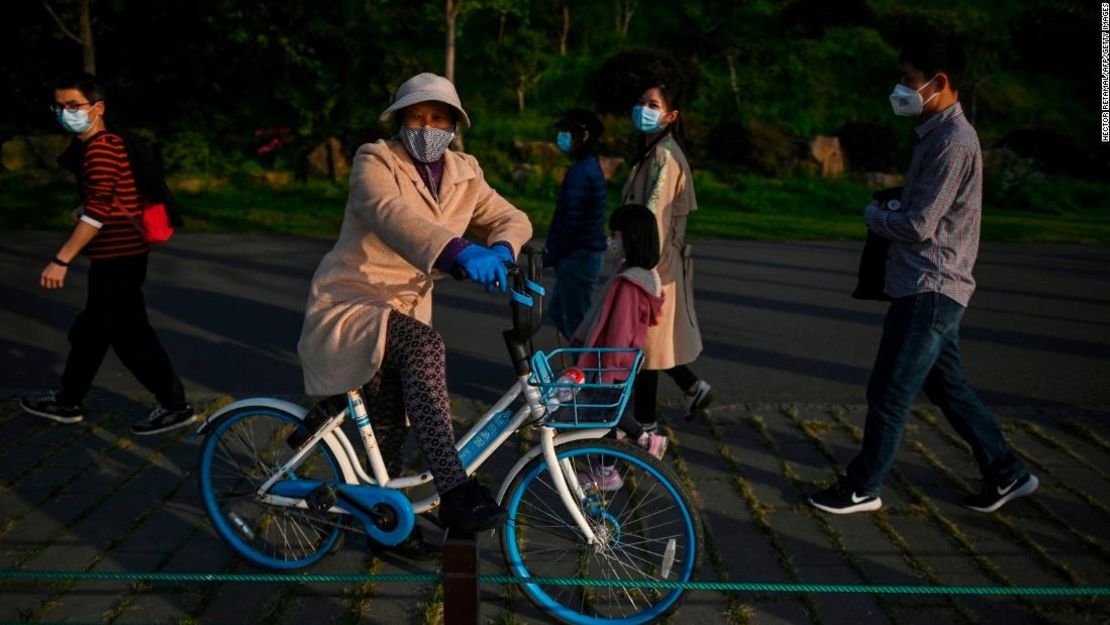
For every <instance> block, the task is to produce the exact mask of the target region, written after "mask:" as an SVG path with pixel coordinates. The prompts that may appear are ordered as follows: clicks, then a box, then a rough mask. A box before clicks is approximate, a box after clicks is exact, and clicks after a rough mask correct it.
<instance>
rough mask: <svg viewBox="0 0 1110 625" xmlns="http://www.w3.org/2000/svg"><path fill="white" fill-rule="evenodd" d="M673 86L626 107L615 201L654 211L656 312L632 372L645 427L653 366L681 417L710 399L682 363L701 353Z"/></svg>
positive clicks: (693, 205) (686, 168)
mask: <svg viewBox="0 0 1110 625" xmlns="http://www.w3.org/2000/svg"><path fill="white" fill-rule="evenodd" d="M678 107H679V102H678V93H676V92H675V91H674V90H673V89H671V88H669V87H668V86H667V85H666V84H658V85H655V86H652V87H650V88H649V89H647V90H646V91H644V93H643V94H642V95H641V96H640V99H639V100H638V102H637V103H636V105H635V106H634V107H633V108H632V124H633V126H635V127H636V129H637V130H639V131H640V132H641V133H643V138H642V139H643V140H642V143H641V149H640V152H639V153H638V156H637V158H635V159H634V160H633V161H632V172H631V173H630V175H629V177H628V182H626V183H625V185H624V191H623V193H622V200H621V203H622V204H642V205H644V206H647V207H648V209H650V210H651V212H652V213H654V214H655V220H656V223H657V224H658V226H659V242H660V246H661V247H660V255H659V265H658V266H657V267H656V270H657V271H658V272H659V276H660V278H662V281H663V313H662V316H661V318H660V322H659V324H658V325H655V326H652V327H650V328H648V335H647V340H646V342H645V343H644V365H643V370H642V371H641V372H640V374H639V376H638V377H637V378H636V383H635V388H634V393H635V399H634V401H635V404H634V406H635V412H636V418H637V419H638V420H639V421H640V422H641V423H642V424H643V425H644V429H646V430H648V431H652V430H653V429H654V426H655V415H656V395H657V393H658V389H659V372H660V371H663V372H664V373H666V374H667V375H669V376H670V377H671V378H672V379H673V380H674V381H675V383H676V384H678V387H679V388H680V389H682V391H683V392H684V393H685V394H686V408H687V413H688V418H693V417H695V416H698V415H701V414H704V413H705V410H706V408H707V406H708V405H709V402H710V401H711V400H712V398H713V393H712V390H711V388H710V386H709V384H708V383H707V382H705V381H704V380H701V379H699V378H698V377H697V375H695V374H694V372H693V371H691V370H690V367H689V366H687V365H689V364H690V363H692V362H693V361H694V360H696V359H697V357H698V355H699V354H701V350H702V344H701V330H700V329H699V328H698V318H697V314H696V313H695V311H694V290H693V280H694V261H693V257H692V256H691V251H690V246H689V245H687V244H686V219H687V217H688V216H689V215H690V213H692V212H693V211H695V210H697V208H698V204H697V198H696V197H695V196H694V179H693V176H692V174H691V171H690V165H689V163H688V162H687V161H686V154H685V153H684V152H683V150H682V145H681V139H682V130H681V128H682V126H681V120H680V118H679V110H678Z"/></svg>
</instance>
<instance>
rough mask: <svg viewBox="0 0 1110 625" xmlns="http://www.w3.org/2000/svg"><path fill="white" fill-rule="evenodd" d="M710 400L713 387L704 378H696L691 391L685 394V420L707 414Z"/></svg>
mask: <svg viewBox="0 0 1110 625" xmlns="http://www.w3.org/2000/svg"><path fill="white" fill-rule="evenodd" d="M712 401H713V387H712V386H709V383H708V382H706V381H705V380H698V383H697V384H695V385H694V389H693V391H691V392H689V393H687V394H686V420H687V421H693V420H694V419H696V418H699V417H704V416H705V415H706V414H708V408H709V404H710V402H712Z"/></svg>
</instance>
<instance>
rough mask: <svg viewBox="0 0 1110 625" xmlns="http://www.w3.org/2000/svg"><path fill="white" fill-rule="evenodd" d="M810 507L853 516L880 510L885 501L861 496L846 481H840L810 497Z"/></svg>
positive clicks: (876, 497)
mask: <svg viewBox="0 0 1110 625" xmlns="http://www.w3.org/2000/svg"><path fill="white" fill-rule="evenodd" d="M809 505H811V506H813V507H814V508H817V509H818V510H824V511H825V512H831V513H832V514H852V513H853V512H870V511H872V510H878V509H879V508H882V507H883V500H882V499H879V497H878V496H877V495H859V494H857V493H856V492H855V491H854V490H852V487H851V486H849V485H848V484H846V483H845V482H844V481H838V482H837V483H836V484H833V485H832V486H830V487H828V488H826V489H825V490H823V491H820V492H816V493H813V494H812V495H810V496H809Z"/></svg>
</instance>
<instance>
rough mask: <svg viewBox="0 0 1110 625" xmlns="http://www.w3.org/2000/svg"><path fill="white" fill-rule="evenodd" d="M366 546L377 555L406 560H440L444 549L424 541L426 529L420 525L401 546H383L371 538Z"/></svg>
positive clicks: (367, 540) (367, 538) (367, 539)
mask: <svg viewBox="0 0 1110 625" xmlns="http://www.w3.org/2000/svg"><path fill="white" fill-rule="evenodd" d="M366 544H367V545H368V546H369V547H370V549H372V550H373V551H374V553H376V554H380V555H389V554H392V555H395V556H399V557H401V558H404V559H406V560H416V561H423V560H438V559H440V558H441V557H443V547H441V546H440V545H437V544H435V543H430V542H428V541H426V540H424V528H422V527H420V526H419V525H418V526H416V527H414V528H412V533H411V534H409V537H408V538H406V539H405V540H404V541H402V542H401V544H399V545H392V546H390V545H383V544H382V543H380V542H378V541H376V540H374V539H373V538H371V537H369V536H367V537H366Z"/></svg>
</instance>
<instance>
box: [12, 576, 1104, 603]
mask: <svg viewBox="0 0 1110 625" xmlns="http://www.w3.org/2000/svg"><path fill="white" fill-rule="evenodd" d="M0 579H7V580H34V581H56V580H79V581H136V582H137V581H145V582H168V583H175V582H177V583H181V582H202V583H212V582H251V583H265V582H269V583H274V582H291V583H301V584H312V583H348V584H364V583H367V582H373V583H384V584H392V583H435V582H440V581H443V575H442V574H440V573H387V574H380V575H357V574H347V575H319V574H311V573H304V574H293V573H74V572H68V571H0ZM478 581H479V582H481V583H483V584H498V585H507V584H540V585H544V586H587V587H611V588H654V589H659V590H670V589H675V588H681V589H683V590H712V591H719V592H750V593H760V592H763V593H856V594H883V595H887V594H902V595H1006V596H1055V597H1090V596H1098V597H1105V596H1110V587H1106V586H896V585H873V586H872V585H865V584H860V585H848V584H762V583H745V582H667V581H661V580H650V579H646V580H631V579H588V578H577V577H516V576H513V575H479V576H478Z"/></svg>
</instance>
